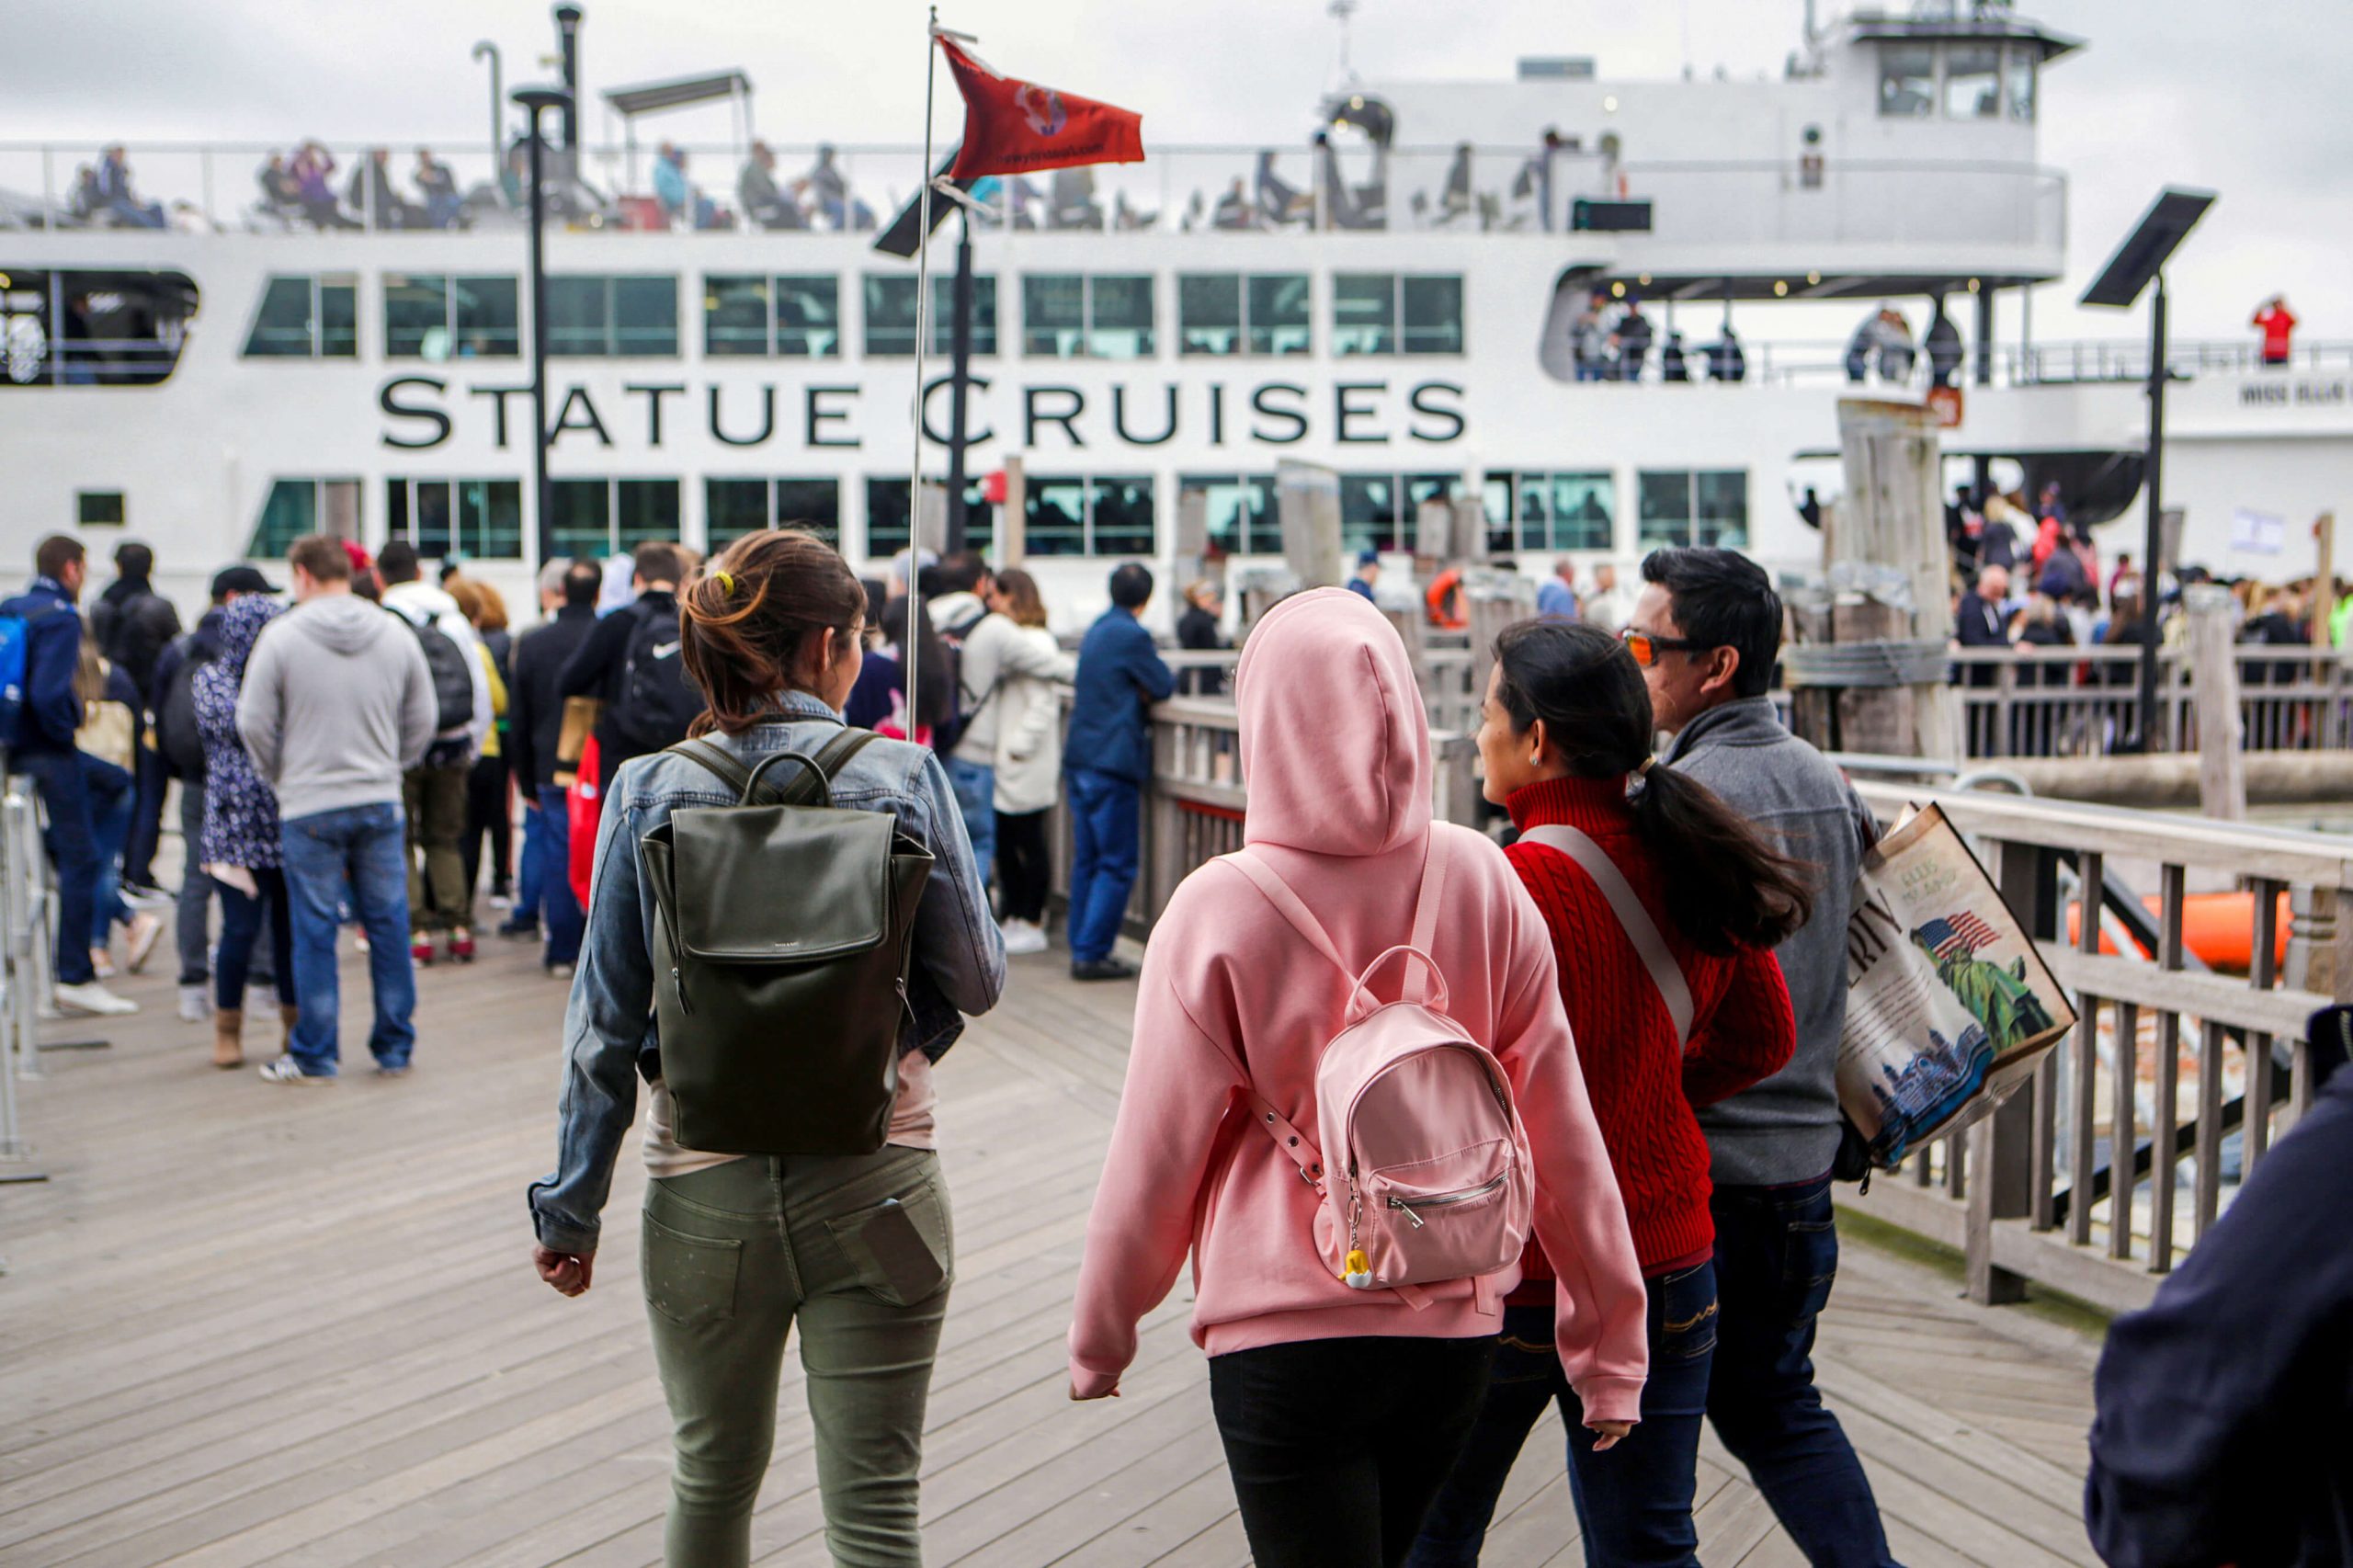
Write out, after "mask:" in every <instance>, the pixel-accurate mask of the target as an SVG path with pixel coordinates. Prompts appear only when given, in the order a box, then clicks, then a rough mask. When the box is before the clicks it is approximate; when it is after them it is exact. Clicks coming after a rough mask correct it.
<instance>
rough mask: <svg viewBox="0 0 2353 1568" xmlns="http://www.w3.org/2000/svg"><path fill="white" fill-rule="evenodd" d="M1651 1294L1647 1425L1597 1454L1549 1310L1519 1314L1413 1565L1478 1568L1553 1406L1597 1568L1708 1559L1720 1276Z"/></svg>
mask: <svg viewBox="0 0 2353 1568" xmlns="http://www.w3.org/2000/svg"><path fill="white" fill-rule="evenodd" d="M1644 1284H1645V1285H1646V1286H1647V1287H1648V1290H1649V1293H1650V1358H1651V1359H1650V1377H1649V1379H1648V1381H1645V1382H1644V1383H1643V1419H1642V1421H1641V1423H1640V1424H1639V1425H1638V1426H1635V1428H1634V1429H1633V1431H1632V1432H1631V1433H1630V1434H1628V1435H1627V1436H1626V1437H1623V1438H1621V1439H1620V1440H1619V1442H1618V1444H1617V1446H1616V1447H1615V1448H1612V1449H1609V1450H1608V1451H1607V1452H1605V1453H1596V1452H1594V1451H1593V1439H1594V1434H1593V1433H1591V1432H1589V1431H1587V1430H1586V1426H1585V1406H1584V1405H1583V1404H1582V1403H1579V1402H1578V1399H1577V1396H1576V1394H1575V1392H1574V1391H1573V1390H1571V1389H1570V1387H1569V1380H1568V1376H1567V1374H1566V1373H1564V1372H1563V1371H1562V1370H1561V1358H1560V1355H1559V1353H1558V1352H1557V1351H1556V1350H1555V1349H1554V1348H1553V1344H1552V1329H1553V1324H1552V1308H1551V1307H1550V1306H1540V1307H1537V1306H1530V1307H1510V1308H1506V1310H1505V1312H1504V1332H1503V1337H1502V1338H1501V1339H1498V1340H1497V1341H1496V1342H1495V1371H1494V1374H1493V1376H1492V1377H1491V1378H1490V1380H1489V1381H1488V1383H1487V1402H1486V1403H1485V1405H1484V1406H1483V1407H1482V1408H1481V1410H1480V1412H1479V1421H1478V1425H1477V1426H1473V1427H1472V1430H1471V1438H1470V1441H1469V1442H1468V1443H1466V1444H1464V1445H1463V1449H1462V1457H1461V1459H1460V1460H1456V1461H1455V1465H1454V1473H1453V1474H1452V1475H1451V1476H1449V1478H1448V1479H1447V1483H1446V1485H1445V1487H1444V1488H1443V1489H1441V1490H1440V1491H1439V1493H1438V1501H1437V1502H1435V1503H1433V1504H1431V1505H1430V1511H1429V1517H1427V1518H1426V1519H1424V1520H1423V1521H1422V1539H1421V1540H1418V1541H1416V1542H1415V1543H1414V1554H1413V1556H1412V1557H1411V1558H1410V1559H1408V1560H1407V1561H1408V1562H1410V1563H1411V1565H1412V1568H1470V1565H1471V1564H1472V1563H1475V1562H1478V1561H1479V1548H1480V1547H1481V1545H1482V1544H1483V1543H1484V1541H1485V1540H1486V1536H1487V1524H1488V1521H1489V1520H1491V1519H1493V1518H1494V1517H1495V1499H1496V1498H1497V1497H1499V1496H1501V1495H1502V1494H1503V1489H1504V1480H1505V1478H1506V1476H1508V1475H1510V1473H1511V1467H1512V1462H1513V1461H1514V1460H1517V1459H1518V1458H1519V1450H1520V1449H1521V1447H1522V1446H1523V1445H1525V1444H1526V1442H1527V1441H1528V1433H1529V1428H1530V1427H1532V1426H1535V1425H1536V1420H1537V1417H1539V1416H1540V1415H1543V1414H1544V1407H1545V1406H1546V1405H1548V1404H1553V1403H1557V1404H1559V1405H1560V1407H1561V1420H1562V1423H1563V1425H1564V1426H1567V1427H1568V1449H1569V1460H1568V1463H1569V1489H1570V1496H1571V1497H1572V1498H1573V1499H1574V1502H1575V1504H1576V1510H1577V1523H1578V1524H1579V1525H1580V1526H1581V1527H1582V1528H1583V1529H1584V1533H1585V1560H1586V1564H1587V1568H1615V1565H1617V1564H1621V1563H1644V1564H1693V1565H1696V1564H1697V1563H1698V1562H1699V1556H1698V1551H1699V1532H1698V1530H1696V1529H1695V1528H1693V1527H1692V1523H1691V1493H1692V1486H1693V1482H1694V1478H1695V1477H1696V1476H1697V1474H1698V1471H1699V1418H1700V1416H1701V1415H1704V1414H1705V1413H1706V1411H1707V1408H1708V1362H1709V1359H1710V1358H1711V1356H1712V1355H1713V1354H1714V1351H1715V1346H1716V1270H1715V1266H1714V1265H1713V1264H1711V1263H1702V1264H1698V1265H1696V1266H1694V1267H1690V1268H1685V1269H1678V1270H1677V1271H1676V1272H1675V1273H1672V1274H1664V1275H1660V1276H1659V1277H1657V1278H1654V1279H1649V1280H1646V1281H1644Z"/></svg>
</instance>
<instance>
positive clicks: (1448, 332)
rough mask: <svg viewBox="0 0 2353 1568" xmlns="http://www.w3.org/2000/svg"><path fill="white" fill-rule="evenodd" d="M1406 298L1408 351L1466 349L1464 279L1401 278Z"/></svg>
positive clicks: (1456, 351) (1436, 352)
mask: <svg viewBox="0 0 2353 1568" xmlns="http://www.w3.org/2000/svg"><path fill="white" fill-rule="evenodd" d="M1400 282H1401V283H1402V285H1403V292H1404V321H1405V352H1406V353H1408V354H1460V353H1461V352H1462V279H1461V278H1403V279H1400Z"/></svg>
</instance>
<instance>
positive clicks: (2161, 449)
mask: <svg viewBox="0 0 2353 1568" xmlns="http://www.w3.org/2000/svg"><path fill="white" fill-rule="evenodd" d="M2164 476H2165V274H2164V273H2162V272H2160V273H2158V274H2157V293H2156V298H2155V300H2154V301H2152V303H2151V305H2150V307H2149V455H2148V460H2147V475H2146V489H2147V493H2148V497H2149V518H2148V529H2147V532H2146V534H2145V535H2144V536H2143V542H2142V548H2143V551H2145V553H2144V554H2143V557H2142V559H2143V560H2144V561H2145V562H2148V564H2147V565H2146V566H2145V567H2144V568H2143V571H2142V589H2141V735H2140V740H2141V747H2140V749H2141V750H2143V752H2151V751H2154V750H2156V749H2157V741H2156V734H2157V599H2158V591H2157V579H2158V576H2159V574H2161V573H2163V572H2164V570H2165V562H2164V561H2163V560H2161V559H2159V556H2158V550H2159V547H2160V546H2161V545H2162V544H2163V543H2164V540H2163V539H2162V537H2161V535H2160V529H2161V528H2162V524H2161V523H2160V521H2159V517H2160V514H2161V513H2162V511H2163V509H2164V506H2165V497H2164V491H2163V480H2164Z"/></svg>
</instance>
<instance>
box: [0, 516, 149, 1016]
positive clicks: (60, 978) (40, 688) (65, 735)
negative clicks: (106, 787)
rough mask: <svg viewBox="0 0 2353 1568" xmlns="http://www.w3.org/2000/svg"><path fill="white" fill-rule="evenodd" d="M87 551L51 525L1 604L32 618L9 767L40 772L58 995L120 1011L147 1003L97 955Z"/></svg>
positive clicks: (78, 1009)
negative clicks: (86, 772)
mask: <svg viewBox="0 0 2353 1568" xmlns="http://www.w3.org/2000/svg"><path fill="white" fill-rule="evenodd" d="M88 571H89V559H88V556H87V554H86V552H85V551H84V550H83V548H82V541H81V540H77V539H73V538H70V537H69V536H67V535H65V534H51V535H50V536H49V537H48V538H47V539H45V540H41V541H40V549H38V550H36V551H34V552H33V572H34V576H33V580H32V585H31V586H29V587H28V588H27V589H26V590H25V591H24V592H23V593H21V594H19V595H17V597H15V598H13V599H9V600H8V601H6V603H0V615H10V616H16V617H17V618H18V619H22V620H23V621H24V622H25V705H24V711H23V714H22V716H21V717H20V718H19V719H18V721H17V744H16V745H15V747H14V748H13V749H11V750H10V752H9V754H8V766H9V767H10V768H12V769H13V770H14V771H16V772H17V773H21V774H23V775H24V776H25V777H26V778H30V779H31V780H32V781H33V784H34V787H35V788H37V789H38V790H40V802H41V806H42V809H43V810H44V811H46V812H48V814H49V858H51V860H52V861H54V862H55V863H56V866H57V930H58V937H57V959H56V964H57V968H56V987H55V997H56V1002H57V1006H58V1008H59V1010H60V1011H62V1012H67V1013H97V1014H104V1015H108V1016H113V1015H117V1014H122V1013H135V1012H137V1011H139V1004H138V1003H136V1002H132V1001H129V1000H127V999H125V998H123V997H120V996H117V995H116V994H114V993H113V992H111V991H108V989H107V988H106V987H105V986H103V985H100V984H99V983H98V977H97V970H96V969H95V968H93V967H92V965H91V963H90V925H91V918H92V912H93V910H94V909H95V907H96V905H97V890H98V838H97V831H96V829H95V828H94V827H93V826H92V824H91V822H90V800H89V796H88V794H87V792H86V791H85V790H84V789H83V787H82V761H81V758H80V757H78V756H75V755H74V733H75V732H76V731H78V730H80V729H81V727H82V699H81V697H80V695H79V694H78V693H76V692H75V691H74V672H75V668H76V666H77V665H79V664H80V663H81V659H82V615H81V612H80V611H79V610H77V609H76V608H74V604H75V601H76V600H78V599H79V598H80V597H82V581H83V578H84V577H85V575H87V574H88Z"/></svg>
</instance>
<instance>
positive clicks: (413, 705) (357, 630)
mask: <svg viewBox="0 0 2353 1568" xmlns="http://www.w3.org/2000/svg"><path fill="white" fill-rule="evenodd" d="M437 711H438V710H437V709H436V707H435V704H434V700H433V674H432V672H431V671H430V670H428V669H427V668H426V664H425V650H424V649H422V648H420V647H418V646H417V642H416V637H415V633H413V632H412V631H409V630H408V628H406V627H404V626H402V625H401V624H400V623H398V622H397V621H395V620H393V619H392V617H391V616H389V615H386V614H385V613H384V612H383V611H382V610H381V609H380V608H377V607H376V606H374V605H372V604H369V602H368V601H367V600H366V599H363V598H360V597H358V596H357V595H355V594H329V595H325V596H323V597H318V598H314V599H313V600H311V601H310V602H309V603H308V604H304V605H300V606H297V607H296V608H294V609H293V610H292V611H290V613H288V614H286V615H283V616H280V617H279V618H278V619H276V620H274V621H272V622H270V623H269V625H268V626H267V628H266V629H265V630H264V631H263V632H262V635H261V637H260V640H259V641H257V642H255V644H254V651H253V656H252V658H251V659H249V660H248V661H247V662H246V665H245V684H244V690H242V691H241V692H239V693H238V696H237V733H238V734H240V735H241V736H243V737H244V743H245V754H246V755H247V756H251V757H252V758H253V762H254V771H255V772H256V773H258V774H260V775H261V777H262V779H263V781H264V782H266V783H267V784H268V785H269V787H270V788H271V789H272V790H276V791H277V792H278V815H279V816H280V817H281V818H282V819H283V820H285V821H287V822H292V821H294V820H295V819H296V818H298V817H307V816H314V815H316V814H318V813H319V812H333V811H341V810H343V809H345V808H347V807H350V806H372V805H382V804H391V805H398V804H399V803H400V800H401V773H402V770H403V769H404V768H407V767H413V766H415V763H416V762H417V761H418V759H419V758H421V757H423V756H425V749H426V747H427V746H429V745H431V744H433V721H434V719H435V717H436V716H437Z"/></svg>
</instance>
